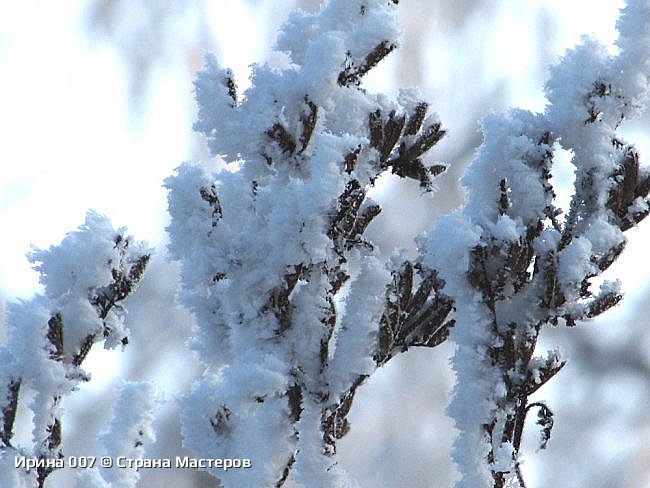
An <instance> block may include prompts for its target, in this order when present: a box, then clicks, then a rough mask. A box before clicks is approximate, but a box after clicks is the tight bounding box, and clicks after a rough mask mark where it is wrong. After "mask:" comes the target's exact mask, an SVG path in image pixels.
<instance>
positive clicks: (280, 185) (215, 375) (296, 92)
mask: <svg viewBox="0 0 650 488" xmlns="http://www.w3.org/2000/svg"><path fill="white" fill-rule="evenodd" d="M396 3H397V2H385V1H370V2H367V1H364V2H359V1H353V2H350V1H348V0H334V1H331V2H328V3H326V4H325V5H324V6H323V8H322V10H321V11H320V12H319V13H318V14H315V15H309V14H305V13H303V12H295V13H293V14H292V15H291V17H290V19H289V21H288V22H287V23H286V24H285V26H284V27H283V29H282V32H281V34H280V37H279V40H278V45H277V48H278V49H279V50H281V51H283V52H284V53H286V54H287V55H288V56H289V58H290V61H291V66H290V68H287V69H274V68H271V67H269V66H267V65H262V66H259V65H256V66H254V68H253V74H252V79H251V81H252V86H251V88H249V89H248V90H247V91H246V92H245V93H244V94H243V96H242V97H241V98H239V97H238V96H237V90H236V85H235V82H234V79H233V76H232V73H231V72H230V71H229V70H223V69H220V68H219V67H218V65H217V62H216V60H215V59H214V57H211V56H208V57H207V58H206V66H205V69H204V71H202V72H201V73H199V76H198V78H197V80H196V84H195V86H196V95H197V100H198V102H199V117H198V121H197V123H196V124H195V129H196V130H198V131H200V132H202V133H204V134H205V135H206V136H207V137H208V140H209V146H210V149H211V150H212V152H213V153H214V154H215V155H221V156H223V157H224V158H225V159H226V161H227V162H230V163H231V165H232V166H233V170H235V171H232V172H231V171H225V170H224V171H221V172H220V173H218V174H216V175H209V174H206V173H205V172H204V171H203V170H202V169H201V168H199V167H198V166H195V165H183V166H181V167H180V168H179V169H178V170H177V174H176V175H175V176H173V177H172V178H170V179H168V180H167V186H168V187H169V189H170V190H171V191H170V196H169V204H170V205H169V208H170V213H171V215H172V222H171V225H170V226H169V229H168V230H169V233H170V237H171V244H170V249H171V252H172V254H173V255H174V257H175V258H176V259H179V260H180V261H181V262H182V265H183V268H182V269H183V271H182V281H183V290H182V291H181V300H182V303H183V304H184V305H186V306H187V307H189V308H190V309H191V310H192V311H193V312H194V314H195V316H196V318H197V325H198V327H197V335H196V341H195V342H194V343H193V347H194V348H195V349H196V350H197V351H198V352H199V354H200V358H201V360H202V361H203V362H204V364H205V365H206V372H205V375H204V377H203V379H202V380H201V381H199V382H198V383H197V384H196V385H195V387H194V390H193V392H192V393H191V394H190V395H189V396H188V397H187V399H186V400H185V409H184V414H183V417H184V418H183V430H184V436H185V442H186V445H187V446H188V447H189V448H190V449H192V450H193V451H194V452H195V453H196V455H197V456H201V457H204V456H217V455H219V456H222V457H240V458H250V459H253V460H254V465H253V467H252V469H251V470H247V471H246V472H243V471H242V472H238V471H236V470H232V471H229V472H225V473H224V472H223V471H220V470H213V471H212V473H213V474H214V475H215V476H217V477H219V478H220V479H221V481H222V482H223V483H225V484H226V485H227V486H242V485H244V484H245V485H256V486H274V485H275V486H282V485H284V484H285V483H286V482H287V481H288V480H293V481H294V482H298V483H303V484H304V485H305V486H336V485H338V483H339V482H340V480H342V479H343V478H342V474H341V473H339V471H338V468H337V465H336V443H337V441H338V439H340V438H341V437H343V436H344V435H345V434H346V433H347V431H348V430H349V425H348V420H347V415H348V412H349V411H350V408H351V405H352V402H353V399H354V395H355V393H356V390H357V388H358V387H359V386H360V385H361V384H363V382H364V381H365V380H366V379H367V378H368V377H369V376H370V375H371V374H372V373H373V372H374V371H375V370H376V368H377V367H379V366H381V365H383V364H385V363H386V362H387V361H388V360H390V359H391V358H392V357H393V356H394V355H396V354H397V353H399V352H403V351H406V350H407V349H408V348H409V347H414V346H427V347H433V346H435V345H437V344H439V343H440V342H442V341H444V339H445V338H446V336H447V330H448V329H449V327H450V326H451V324H452V322H450V321H448V320H447V316H448V315H449V313H450V312H451V309H452V303H451V301H450V300H449V298H448V297H446V296H444V295H442V294H441V293H440V288H441V287H442V281H441V280H440V279H438V278H437V277H436V275H435V273H433V272H432V271H430V270H428V269H425V268H424V267H422V266H418V267H417V268H416V267H415V266H414V265H413V264H412V263H410V262H408V261H406V260H404V259H403V258H399V257H395V259H394V262H392V261H391V262H382V260H381V259H380V254H379V253H378V250H377V246H376V243H373V242H371V241H370V240H369V239H368V238H367V237H366V230H367V228H368V226H369V225H371V224H372V222H373V220H374V219H375V218H376V217H377V215H379V213H380V212H381V207H380V205H379V204H378V203H376V202H374V201H372V200H371V199H370V198H369V197H368V190H369V189H370V188H371V187H372V186H373V184H374V183H375V181H376V180H377V178H378V177H379V176H380V175H381V174H383V173H385V172H388V171H390V172H392V173H394V174H396V175H398V176H400V177H405V178H411V179H414V180H416V181H418V182H419V183H420V186H421V187H422V188H423V189H424V190H425V191H427V190H430V189H431V186H432V179H433V178H434V177H435V176H436V175H438V174H439V173H441V172H442V171H443V170H444V169H445V167H444V166H443V165H439V164H432V163H431V162H430V161H428V159H427V152H428V151H429V150H430V149H431V147H432V146H433V145H435V144H436V143H437V142H438V141H439V140H440V139H441V138H442V137H443V135H444V133H445V132H444V130H442V128H441V124H440V122H439V121H438V120H437V118H436V117H435V116H434V115H431V114H430V112H429V109H428V104H426V103H425V102H423V101H422V100H421V98H420V96H419V95H418V94H417V92H415V91H406V90H403V91H402V92H401V94H400V96H399V98H398V100H390V99H388V98H387V97H385V96H383V95H373V94H370V93H368V92H366V91H365V90H363V89H362V88H361V86H360V85H361V78H362V77H363V76H364V75H365V74H366V73H367V72H368V71H369V70H371V69H372V68H373V67H374V66H375V65H376V64H377V63H378V62H379V61H380V60H381V59H382V58H383V57H385V56H386V55H387V54H388V53H389V52H390V51H391V50H392V49H394V48H395V47H396V46H397V45H398V44H399V36H398V34H397V29H396V19H395V15H396V14H395V8H396V6H395V5H396ZM341 66H345V67H344V68H343V70H341ZM260 439H262V441H260Z"/></svg>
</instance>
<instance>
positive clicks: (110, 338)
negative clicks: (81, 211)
mask: <svg viewBox="0 0 650 488" xmlns="http://www.w3.org/2000/svg"><path fill="white" fill-rule="evenodd" d="M125 230H126V229H119V230H117V231H116V230H114V229H113V228H112V226H111V224H110V222H109V221H108V219H107V218H106V217H104V216H102V215H99V214H97V213H94V212H89V213H88V215H87V216H86V222H85V223H84V224H83V225H82V226H81V227H79V230H77V231H74V232H71V233H69V234H68V235H67V236H66V237H65V239H63V241H62V242H61V244H60V245H58V246H52V247H50V248H49V249H47V250H34V251H33V252H32V253H31V254H30V255H29V259H30V260H31V262H32V263H33V264H34V269H36V270H37V271H38V272H39V273H40V282H41V284H42V285H43V286H44V288H45V292H44V294H43V295H37V296H36V297H35V298H33V299H31V300H29V301H27V302H20V303H18V304H15V305H13V306H12V307H11V308H10V310H9V316H8V323H9V325H10V327H11V332H10V336H9V338H8V340H7V343H6V344H4V345H3V346H2V347H1V348H0V357H2V359H3V360H2V362H1V363H0V385H2V388H4V394H2V396H1V398H2V400H1V401H0V413H1V416H0V417H1V419H2V423H1V424H0V441H1V442H2V445H1V446H0V455H1V457H2V463H3V464H4V463H9V462H11V463H13V456H9V454H10V453H13V454H14V455H17V456H27V457H29V458H31V459H38V460H39V461H40V464H39V466H38V467H37V469H36V470H32V471H28V472H26V473H25V477H24V478H21V479H22V481H21V482H25V481H26V480H27V479H29V480H31V481H30V483H31V486H38V487H42V486H44V483H45V480H46V479H47V477H48V476H49V475H50V474H51V473H52V471H54V469H57V468H58V467H60V460H61V459H62V458H63V438H62V422H63V412H62V409H61V400H62V399H63V397H64V396H67V395H69V394H70V393H71V392H73V391H74V390H75V389H76V388H77V385H78V384H79V383H80V382H85V381H89V380H90V376H89V375H88V374H87V373H86V372H85V371H84V370H83V369H82V368H81V365H82V363H83V361H84V359H85V358H86V356H87V354H88V352H89V351H90V349H91V347H92V345H93V344H94V343H96V342H100V341H103V342H104V347H105V348H111V349H112V348H115V347H117V346H126V345H127V344H128V337H129V331H128V330H127V329H126V327H125V324H124V317H125V313H126V310H125V309H124V307H123V305H122V302H123V300H124V299H126V298H127V297H128V296H129V295H130V294H131V293H132V292H133V291H134V290H135V288H136V287H137V285H138V282H139V281H140V279H141V278H142V275H143V273H144V270H145V268H146V266H147V263H148V261H149V256H150V250H149V249H147V248H146V246H144V245H143V244H141V243H138V242H136V241H134V240H133V238H132V237H130V236H127V235H126V234H125ZM24 390H29V391H31V392H33V393H34V396H33V400H32V401H31V403H30V404H29V406H28V408H29V410H31V412H32V413H33V425H34V430H33V438H34V444H33V446H32V447H29V448H28V447H23V446H17V445H14V443H13V434H14V430H15V426H14V423H15V421H16V413H17V410H18V406H19V403H20V401H21V399H22V398H23V397H24V393H23V392H24ZM10 457H11V459H10ZM5 471H14V476H19V475H18V474H16V472H17V470H16V469H13V465H12V466H11V467H10V469H4V468H3V469H0V472H5ZM34 471H35V472H34ZM16 483H18V481H16ZM11 486H19V485H18V484H16V485H11Z"/></svg>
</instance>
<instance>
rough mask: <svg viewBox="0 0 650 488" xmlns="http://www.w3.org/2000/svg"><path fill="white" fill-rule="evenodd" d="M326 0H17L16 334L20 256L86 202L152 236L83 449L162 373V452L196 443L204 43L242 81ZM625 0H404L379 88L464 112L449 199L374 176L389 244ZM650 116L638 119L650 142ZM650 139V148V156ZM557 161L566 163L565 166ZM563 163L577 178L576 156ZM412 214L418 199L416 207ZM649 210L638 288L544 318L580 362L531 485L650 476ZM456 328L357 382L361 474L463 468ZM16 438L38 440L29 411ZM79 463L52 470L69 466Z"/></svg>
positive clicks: (10, 123) (13, 144) (88, 403)
mask: <svg viewBox="0 0 650 488" xmlns="http://www.w3.org/2000/svg"><path fill="white" fill-rule="evenodd" d="M318 5H319V2H318V1H317V0H185V1H182V2H178V1H174V0H68V1H66V2H54V1H50V0H23V1H21V2H11V1H8V0H0V141H1V146H0V148H1V149H0V228H1V229H2V234H1V237H0V341H1V340H2V338H3V336H4V334H6V326H5V324H4V319H3V310H4V309H5V307H6V304H7V303H10V302H12V301H16V300H19V299H27V298H29V297H30V296H32V295H33V294H34V293H36V292H38V291H39V284H38V277H37V275H36V273H35V272H34V271H32V270H31V269H30V266H29V263H28V261H27V260H26V258H25V257H24V254H25V253H26V252H27V251H29V249H30V246H38V247H48V246H50V245H52V244H57V243H58V242H60V241H61V239H62V238H63V236H64V235H65V233H66V232H68V231H70V230H72V229H74V228H76V227H77V226H78V225H80V224H81V223H82V222H83V220H84V214H85V212H86V210H87V209H88V208H93V209H95V210H97V211H99V212H101V213H104V214H106V215H108V216H109V217H110V218H111V219H112V221H113V224H114V225H115V226H116V227H118V226H122V225H126V226H128V228H129V231H130V233H132V234H134V235H135V236H136V237H137V238H138V239H145V240H147V241H149V243H150V244H151V245H153V246H155V247H156V255H155V257H154V259H153V261H152V263H151V266H150V269H149V272H148V274H147V275H146V277H145V279H144V280H143V283H142V285H141V287H140V289H139V290H138V293H137V294H136V296H135V297H134V298H133V299H132V300H130V302H129V303H128V305H127V306H128V308H129V311H130V312H129V319H128V320H129V323H130V327H131V330H132V340H131V343H130V344H129V346H128V347H127V348H126V349H125V351H124V352H122V353H121V352H119V351H108V352H107V351H104V350H101V349H100V348H99V347H97V346H96V348H95V349H94V350H93V352H92V353H91V355H90V356H89V358H88V359H87V361H86V363H84V367H85V368H86V369H87V370H88V371H90V372H91V373H92V381H90V382H89V383H87V384H84V385H82V387H81V389H80V391H79V392H77V393H75V394H74V395H73V396H71V397H70V398H69V399H67V400H66V402H65V404H64V405H65V408H66V414H65V417H64V424H63V425H64V442H65V446H66V451H65V452H66V454H67V455H92V454H100V453H98V452H95V451H94V450H95V449H96V446H95V444H96V442H95V438H96V435H97V433H98V432H100V431H101V430H102V429H103V428H104V426H105V425H106V422H107V416H108V415H109V414H110V405H111V403H112V400H113V395H114V387H115V386H116V385H118V384H119V382H120V381H122V380H123V379H132V380H135V379H149V380H153V381H155V382H156V383H157V384H159V386H160V387H161V389H162V390H163V391H164V393H165V397H166V400H167V402H166V403H165V404H164V406H163V407H162V408H161V410H160V411H159V414H158V417H157V420H156V424H155V425H156V427H157V429H158V441H157V442H156V444H155V445H152V446H149V447H148V451H147V457H150V458H154V457H168V458H173V457H174V456H176V455H182V454H188V453H184V451H183V450H182V448H181V439H180V430H179V422H178V410H177V408H176V407H175V406H174V398H175V397H176V396H178V395H181V394H183V392H185V391H187V389H188V388H189V385H190V384H191V381H192V379H193V378H194V377H196V375H198V374H200V372H201V370H200V367H199V365H198V364H197V363H196V361H195V360H194V358H193V356H192V354H191V353H189V352H188V351H187V350H186V349H185V346H184V343H185V341H186V340H187V338H188V337H189V336H190V334H191V330H192V318H191V316H190V315H189V314H187V313H186V312H184V311H183V310H180V309H178V308H176V307H174V305H173V300H174V294H175V291H176V286H177V274H178V270H177V268H176V267H175V265H174V264H170V263H168V262H166V259H165V254H166V251H165V245H166V236H165V233H164V227H165V225H166V224H167V222H168V217H167V214H166V192H165V191H164V189H163V188H162V186H161V184H162V181H163V179H164V178H165V177H167V176H168V175H170V174H171V173H172V171H173V169H174V168H175V167H176V166H178V165H179V164H180V163H181V162H182V161H186V160H205V161H207V160H208V159H209V157H208V155H207V153H206V151H205V149H204V145H203V141H202V140H201V138H200V137H199V136H198V135H197V134H194V133H192V131H191V126H192V123H193V121H194V118H195V114H196V107H195V104H194V100H193V92H192V80H193V77H194V73H195V71H196V70H197V69H199V68H200V67H201V65H202V56H203V53H205V52H206V51H212V52H215V53H216V54H217V57H218V58H219V60H220V62H221V63H222V65H224V66H228V67H231V68H232V69H233V70H234V72H235V75H236V79H237V83H238V85H239V87H240V90H243V89H244V88H245V87H246V85H247V78H248V71H249V65H250V64H251V63H253V62H261V61H264V60H270V62H273V56H274V55H273V52H272V46H273V42H274V37H275V34H276V31H277V29H278V27H279V26H280V25H281V23H282V21H283V19H284V18H285V17H286V15H287V13H288V12H289V11H290V10H291V9H293V8H296V7H299V8H302V9H304V10H308V11H315V10H316V9H317V8H318ZM621 6H622V2H621V1H616V0H572V1H571V2H566V1H564V0H547V1H545V2H537V1H534V0H402V1H401V2H400V10H401V16H402V20H403V24H404V28H405V34H404V41H403V45H402V48H401V49H400V50H398V51H397V52H396V53H393V54H392V55H391V56H390V57H389V58H388V59H387V60H385V61H383V63H382V64H381V65H380V66H379V67H378V68H377V69H376V70H375V72H374V73H372V74H371V75H370V76H369V78H368V79H367V80H366V82H365V84H364V86H365V87H366V88H368V89H370V90H373V91H382V92H386V93H389V94H395V93H396V91H397V88H398V87H402V86H414V85H417V86H419V87H420V89H421V90H422V92H423V93H424V95H425V99H426V100H428V101H429V102H430V105H431V107H432V109H433V110H435V111H437V112H438V113H439V115H440V118H441V120H442V122H443V125H444V126H445V128H446V129H447V130H448V135H447V137H446V138H445V139H444V140H443V142H442V143H441V144H440V145H439V146H437V147H436V148H435V152H434V157H435V158H438V159H440V160H442V161H446V162H448V163H449V164H450V165H451V166H450V170H449V171H448V173H447V174H446V175H444V176H443V177H442V178H440V179H439V180H438V189H437V190H436V193H435V195H434V196H433V198H425V197H423V196H422V195H421V194H420V192H419V189H418V188H417V185H411V184H409V183H407V182H402V181H397V180H395V179H393V178H385V179H382V181H381V184H380V185H379V187H378V188H377V189H376V190H375V192H374V197H375V198H376V199H377V200H379V201H380V203H381V204H382V207H383V208H384V212H383V213H382V214H381V216H380V217H379V218H378V219H377V220H376V222H374V223H373V227H372V232H373V236H374V239H375V240H376V241H377V242H379V243H380V245H381V246H382V249H384V250H385V251H386V252H390V250H391V249H392V247H393V246H396V245H397V246H403V247H407V248H411V249H412V248H413V245H412V243H411V242H409V241H405V240H404V237H403V236H405V235H412V234H413V233H414V232H417V231H419V230H423V229H425V228H426V227H428V226H430V225H431V223H432V222H433V221H435V216H436V215H437V214H439V213H441V212H446V211H448V210H450V209H452V208H455V207H457V206H458V205H460V204H461V202H462V198H463V197H462V195H463V192H462V190H461V189H460V188H459V187H458V184H457V179H458V177H459V175H461V174H462V173H463V171H464V169H465V167H466V165H467V163H468V162H469V161H470V160H471V158H472V156H473V153H474V151H475V149H476V148H477V147H478V145H479V144H480V141H481V135H480V132H479V127H480V125H479V122H480V118H481V117H482V115H483V114H485V113H486V112H487V111H491V110H492V111H502V110H505V109H506V108H507V107H510V106H519V107H522V108H526V109H531V110H538V111H539V110H543V107H544V103H545V101H544V97H543V92H542V87H543V83H544V80H545V78H546V75H547V70H548V67H549V66H550V65H551V64H553V63H554V62H556V61H557V60H558V58H559V56H561V54H562V53H563V52H564V50H565V49H567V48H569V47H571V46H572V45H574V44H575V43H576V42H578V41H579V40H580V36H581V35H585V34H590V35H594V36H596V37H597V38H598V39H599V40H601V41H602V42H603V43H611V42H612V41H613V40H614V38H615V35H616V33H615V30H614V22H615V19H616V16H617V13H618V9H619V8H620V7H621ZM648 122H649V119H648V117H646V118H644V119H641V120H638V121H634V122H633V123H629V124H627V125H625V126H624V129H623V135H624V136H625V137H626V138H627V139H628V140H630V141H633V142H635V143H637V145H638V146H639V147H640V148H641V154H642V157H643V155H648V154H650V143H649V142H648V140H647V136H646V134H647V130H648V127H649V123H648ZM648 157H650V156H646V161H647V160H648ZM558 178H559V176H558ZM565 178H570V175H569V176H565ZM405 214H407V215H409V219H404V218H403V215H405ZM648 227H649V226H648V223H647V222H646V223H645V225H642V227H641V228H640V229H633V230H632V231H630V233H629V239H630V242H629V246H628V249H627V251H626V253H624V256H623V257H622V258H621V259H620V262H618V263H616V264H615V265H614V266H612V269H611V270H610V277H619V278H621V279H622V280H623V287H624V290H625V292H626V295H627V296H626V298H625V300H624V302H623V304H622V305H621V306H619V307H618V308H616V309H615V310H611V311H609V312H608V313H607V314H605V315H604V316H603V317H602V318H601V319H600V320H598V321H595V322H592V323H588V324H583V325H580V326H578V327H575V328H573V329H571V330H567V329H556V330H548V331H547V333H546V334H545V336H544V340H543V343H542V344H541V345H540V352H543V348H544V347H555V346H556V345H561V347H562V349H563V351H564V355H565V357H566V358H567V359H568V361H569V362H568V364H567V366H566V367H565V368H564V370H563V371H562V373H560V374H559V375H558V376H557V377H556V378H554V379H553V380H552V381H551V382H550V384H548V385H546V386H545V387H544V388H542V389H541V390H540V391H539V392H538V393H537V394H536V399H543V400H546V401H547V402H548V405H549V406H550V407H551V408H552V409H553V410H554V412H555V429H554V431H553V434H552V437H551V441H550V443H549V445H548V449H547V450H545V451H539V452H536V449H537V445H538V443H537V437H538V432H537V430H536V428H537V427H536V425H535V419H534V416H533V415H531V418H530V420H529V424H528V426H527V431H526V444H525V446H524V449H523V451H524V454H525V462H524V465H523V468H524V471H525V474H526V477H527V480H528V486H529V488H543V487H550V486H565V487H593V488H600V487H602V488H605V487H612V486H617V487H627V488H641V487H650V410H649V409H648V408H647V405H648V404H649V403H650V333H649V332H648V330H649V329H650V319H649V313H648V312H649V310H648V309H649V307H650V304H649V303H648V301H649V299H650V287H649V286H648V285H649V284H650V283H649V280H648V276H650V274H649V271H650V264H649V260H648V251H647V247H648V245H647V242H648V241H649V240H650V230H649V228H648ZM452 353H453V346H452V345H451V344H444V345H442V346H440V347H438V348H436V349H432V350H413V351H409V352H408V353H406V354H403V355H402V356H401V357H399V358H397V359H394V360H393V361H391V362H390V363H389V365H388V366H386V367H385V368H383V369H381V370H380V371H378V372H377V373H376V374H375V375H374V376H373V377H372V378H371V380H370V381H369V382H368V384H367V385H365V386H364V387H363V388H362V389H361V390H360V392H359V393H358V395H357V398H356V401H355V405H354V407H353V409H352V412H351V421H352V430H351V432H350V434H348V436H347V437H346V438H344V439H343V440H342V441H341V444H340V454H341V464H342V465H343V467H344V468H345V469H346V470H347V471H348V472H349V473H350V474H351V475H352V477H353V478H355V479H356V480H357V482H358V484H359V486H360V487H370V486H382V487H383V486H386V487H393V486H409V487H431V486H435V487H448V486H451V485H452V484H453V481H454V480H455V479H456V478H457V473H456V472H455V470H454V466H453V464H452V462H451V460H450V458H449V450H450V447H451V444H452V442H453V438H454V429H453V425H452V422H451V420H450V419H448V418H447V417H446V416H445V414H444V409H445V406H446V404H447V402H448V395H449V392H450V389H451V386H452V384H453V375H452V373H451V371H450V368H449V365H448V360H449V357H450V355H451V354H452ZM22 420H23V422H22V424H21V425H23V430H22V431H19V432H18V434H17V435H18V437H19V438H21V436H22V439H24V441H25V442H28V441H29V435H30V430H31V427H30V426H29V425H28V424H29V422H28V419H22ZM71 475H73V473H71V472H68V471H67V470H63V471H61V472H56V473H55V474H53V475H52V476H51V477H50V481H49V482H48V484H51V486H71V484H70V483H71V482H70V479H71ZM163 482H164V483H166V484H168V485H170V486H176V487H188V488H190V487H209V486H214V485H215V481H214V479H212V478H210V477H209V476H207V475H205V474H203V473H201V472H192V471H187V470H164V471H163V470H149V471H144V472H143V477H142V480H141V482H140V486H142V487H154V486H162V483H163Z"/></svg>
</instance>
